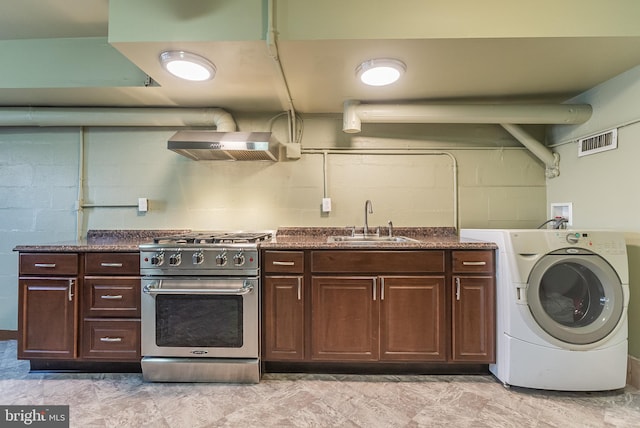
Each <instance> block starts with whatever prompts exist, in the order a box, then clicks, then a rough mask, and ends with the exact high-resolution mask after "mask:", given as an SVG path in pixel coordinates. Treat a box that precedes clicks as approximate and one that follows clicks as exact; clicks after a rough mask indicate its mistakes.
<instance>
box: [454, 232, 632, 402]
mask: <svg viewBox="0 0 640 428" xmlns="http://www.w3.org/2000/svg"><path fill="white" fill-rule="evenodd" d="M460 237H461V239H462V240H463V241H465V240H467V241H468V240H480V241H490V242H495V243H496V244H497V245H498V247H499V249H498V253H497V254H498V257H497V271H496V274H497V278H496V316H497V318H496V327H497V331H496V363H495V364H492V365H490V366H489V368H490V370H491V372H492V373H493V374H494V375H495V376H496V377H497V378H498V379H499V380H500V381H502V382H503V383H504V384H505V385H513V386H521V387H526V388H537V389H546V390H561V391H603V390H613V389H619V388H624V386H625V384H626V375H627V324H628V323H627V305H628V302H629V272H628V271H629V269H628V261H627V250H626V245H625V241H624V236H623V235H622V233H619V232H613V231H598V230H594V231H586V230H538V229H536V230H516V229H511V230H504V229H493V230H487V229H462V230H461V231H460Z"/></svg>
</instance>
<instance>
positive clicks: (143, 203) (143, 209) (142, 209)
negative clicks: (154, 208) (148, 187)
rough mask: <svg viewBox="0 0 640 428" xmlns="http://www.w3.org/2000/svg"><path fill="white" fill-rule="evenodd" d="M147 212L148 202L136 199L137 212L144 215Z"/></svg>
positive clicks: (144, 199) (145, 199) (143, 199)
mask: <svg viewBox="0 0 640 428" xmlns="http://www.w3.org/2000/svg"><path fill="white" fill-rule="evenodd" d="M148 210H149V202H148V201H147V198H138V211H139V212H141V213H146V212H147V211H148Z"/></svg>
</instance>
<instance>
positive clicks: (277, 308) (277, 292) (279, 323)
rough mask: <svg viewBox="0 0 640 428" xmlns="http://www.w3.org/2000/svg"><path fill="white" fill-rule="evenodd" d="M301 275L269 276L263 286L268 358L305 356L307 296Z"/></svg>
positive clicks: (298, 357)
mask: <svg viewBox="0 0 640 428" xmlns="http://www.w3.org/2000/svg"><path fill="white" fill-rule="evenodd" d="M303 291H304V290H303V282H302V277H301V276H270V275H269V276H266V277H265V281H264V289H263V298H264V305H263V314H264V318H263V319H264V322H263V337H264V352H263V358H264V359H265V360H271V361H278V360H288V361H290V360H302V359H304V296H303Z"/></svg>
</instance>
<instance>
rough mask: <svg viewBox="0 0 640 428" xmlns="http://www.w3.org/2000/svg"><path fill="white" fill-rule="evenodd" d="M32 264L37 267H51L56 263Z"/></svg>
mask: <svg viewBox="0 0 640 428" xmlns="http://www.w3.org/2000/svg"><path fill="white" fill-rule="evenodd" d="M34 266H35V267H37V268H47V269H53V268H55V267H56V264H55V263H35V264H34Z"/></svg>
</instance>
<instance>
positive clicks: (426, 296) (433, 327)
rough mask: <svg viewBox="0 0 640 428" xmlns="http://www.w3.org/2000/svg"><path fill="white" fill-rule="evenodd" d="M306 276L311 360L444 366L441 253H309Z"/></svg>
mask: <svg viewBox="0 0 640 428" xmlns="http://www.w3.org/2000/svg"><path fill="white" fill-rule="evenodd" d="M311 270H312V280H311V288H312V302H311V307H312V319H311V335H312V346H311V358H312V359H313V360H331V361H349V360H360V361H446V358H447V353H446V344H447V342H446V322H445V321H446V311H445V305H444V303H445V291H446V289H445V276H444V275H445V253H444V251H440V250H433V251H333V250H329V251H314V252H312V255H311ZM325 273H329V274H331V275H327V276H325V275H323V274H325ZM338 273H340V274H341V275H336V274H338ZM362 273H368V274H370V275H366V276H365V275H360V274H362Z"/></svg>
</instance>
